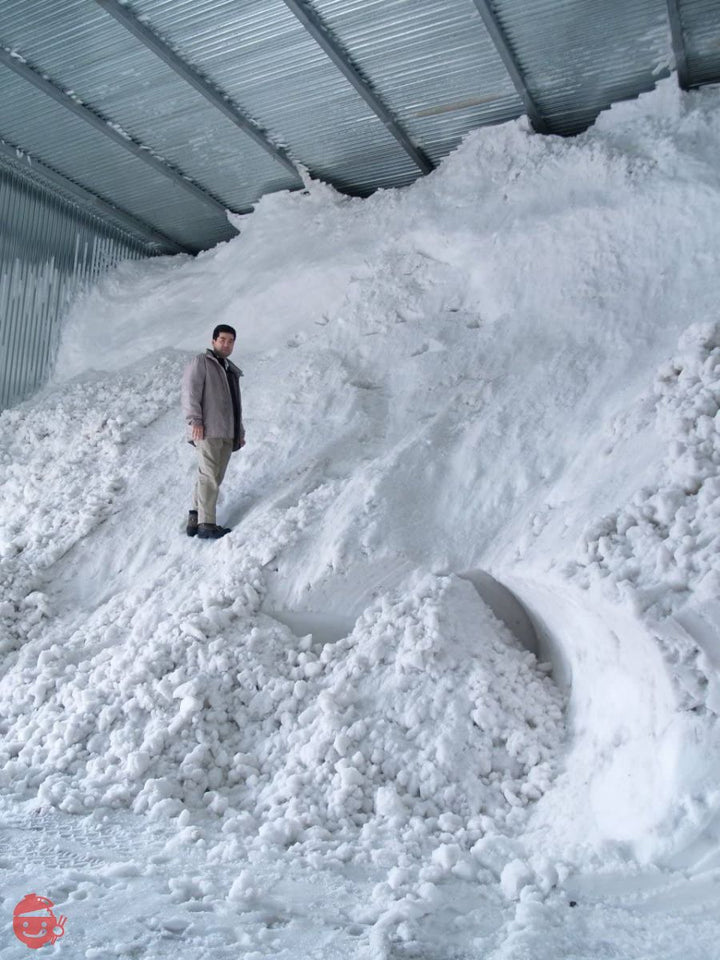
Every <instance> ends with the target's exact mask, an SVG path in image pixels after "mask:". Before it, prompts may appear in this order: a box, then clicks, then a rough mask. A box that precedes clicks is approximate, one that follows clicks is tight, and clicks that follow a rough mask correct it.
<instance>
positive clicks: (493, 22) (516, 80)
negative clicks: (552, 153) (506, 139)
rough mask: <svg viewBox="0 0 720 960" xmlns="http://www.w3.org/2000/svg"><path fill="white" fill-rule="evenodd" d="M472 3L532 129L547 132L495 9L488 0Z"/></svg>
mask: <svg viewBox="0 0 720 960" xmlns="http://www.w3.org/2000/svg"><path fill="white" fill-rule="evenodd" d="M474 3H475V6H476V7H477V9H478V13H479V14H480V16H481V17H482V19H483V23H484V24H485V29H486V30H487V32H488V33H489V34H490V39H491V40H492V42H493V43H494V44H495V48H496V50H497V52H498V53H499V54H500V58H501V60H502V62H503V63H504V64H505V69H506V70H507V72H508V73H509V74H510V79H511V80H512V82H513V84H514V85H515V89H516V90H517V92H518V96H519V97H520V99H521V100H522V102H523V104H524V106H525V112H526V113H527V115H528V117H529V118H530V122H531V123H532V125H533V129H534V130H535V131H536V132H537V133H549V132H550V128H549V126H548V123H547V120H546V119H545V117H543V115H542V113H541V111H540V109H539V108H538V105H537V104H536V103H535V101H534V100H533V96H532V94H531V93H530V90H529V89H528V85H527V83H526V82H525V77H524V76H523V72H522V70H521V69H520V65H519V64H518V62H517V59H516V57H515V54H514V53H513V51H512V48H511V47H510V44H509V43H508V40H507V37H506V36H505V32H504V30H503V28H502V27H501V25H500V21H499V20H498V18H497V16H496V15H495V11H494V10H493V9H492V7H491V6H490V3H489V2H488V0H474Z"/></svg>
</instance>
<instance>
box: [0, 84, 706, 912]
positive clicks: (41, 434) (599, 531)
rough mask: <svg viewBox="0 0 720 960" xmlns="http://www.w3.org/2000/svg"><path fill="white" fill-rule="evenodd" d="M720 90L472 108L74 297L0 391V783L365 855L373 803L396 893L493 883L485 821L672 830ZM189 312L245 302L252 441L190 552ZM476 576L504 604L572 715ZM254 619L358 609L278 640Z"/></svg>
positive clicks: (694, 695) (693, 750)
mask: <svg viewBox="0 0 720 960" xmlns="http://www.w3.org/2000/svg"><path fill="white" fill-rule="evenodd" d="M718 96H719V95H718V92H717V91H716V90H706V91H703V92H702V93H697V94H681V93H680V92H678V91H677V90H676V89H675V87H674V85H673V84H672V83H670V82H667V83H664V84H662V85H661V86H660V88H659V89H658V90H657V91H656V92H655V93H653V94H652V95H648V96H646V97H643V98H641V99H640V100H639V101H637V102H633V103H629V104H623V105H620V106H619V107H617V108H613V109H612V110H611V111H609V113H608V114H606V115H605V116H603V117H602V118H601V119H600V121H599V122H598V124H597V125H596V127H595V128H594V129H593V130H591V131H589V132H588V133H586V134H584V135H583V136H581V137H578V138H576V139H575V140H572V141H565V140H560V139H555V138H543V137H539V136H535V135H533V134H532V133H530V132H529V130H528V129H527V127H526V126H525V124H524V123H523V122H518V123H515V124H509V125H506V126H503V127H498V128H493V129H487V130H483V131H480V132H479V133H477V134H475V135H473V136H471V137H469V138H468V139H467V140H466V141H465V143H464V144H463V145H462V146H461V147H460V149H459V150H458V151H456V153H455V154H454V155H453V156H452V157H451V158H449V159H448V161H447V162H446V163H445V164H444V165H443V167H442V169H441V170H439V171H437V172H436V173H435V174H433V175H431V176H429V177H427V178H425V179H424V180H422V181H420V182H418V183H416V184H415V185H414V186H412V187H410V188H408V189H406V190H402V191H393V192H379V193H378V194H376V195H375V196H374V197H372V198H371V199H369V200H367V201H359V200H348V199H347V198H343V197H340V196H338V195H337V194H335V193H334V192H333V191H332V190H330V189H329V188H327V187H325V186H323V185H320V184H318V185H313V186H312V187H311V189H310V190H309V191H306V192H305V193H302V194H292V195H275V196H271V197H266V198H264V199H263V201H262V202H261V203H260V204H259V205H258V209H257V211H256V212H255V213H254V214H253V215H252V216H250V217H247V218H241V220H240V221H239V222H238V226H239V228H240V230H241V234H240V236H239V237H237V238H236V239H234V240H232V241H230V242H229V243H227V244H223V245H221V246H220V247H218V248H216V249H215V250H213V251H209V252H207V253H205V254H203V255H201V256H199V257H198V258H196V259H195V260H189V259H187V258H174V259H171V260H170V259H167V260H161V261H155V262H153V263H149V264H126V265H123V266H121V267H120V268H118V270H117V271H116V272H115V273H114V274H113V276H112V277H110V278H109V279H107V280H106V281H105V282H104V283H103V284H102V285H101V286H100V287H99V288H98V289H97V290H95V291H93V292H92V293H91V294H89V295H88V296H87V297H86V298H84V300H83V301H82V302H81V303H79V304H78V305H77V306H76V308H75V310H74V313H73V315H72V316H71V317H70V318H69V320H68V323H67V327H66V331H65V337H64V341H63V346H62V349H61V352H60V357H59V360H58V366H57V380H56V383H55V384H54V385H52V386H51V387H50V388H49V389H48V390H47V391H46V392H45V393H44V394H43V395H42V396H40V397H37V398H35V399H34V400H32V401H30V402H28V403H26V404H24V405H23V406H21V407H19V408H17V409H15V410H12V411H8V412H5V413H4V414H3V415H2V418H1V419H0V428H1V429H2V438H3V439H2V443H1V444H0V450H2V453H1V454H0V458H1V459H0V470H1V471H2V478H3V483H4V486H5V489H6V491H7V494H8V496H7V497H6V499H5V500H4V502H3V507H2V510H3V516H2V527H1V529H2V533H1V540H0V555H1V556H2V558H3V572H2V576H3V603H2V606H1V607H0V616H1V617H2V629H3V634H2V640H1V641H0V642H1V643H2V656H3V668H4V669H3V677H2V679H1V680H0V704H1V705H2V712H1V714H0V715H1V717H2V719H1V720H0V722H1V723H2V733H3V735H4V740H3V745H2V747H0V769H1V771H2V772H0V777H1V778H2V780H1V782H2V783H3V784H4V786H5V787H6V789H16V790H21V791H22V790H25V791H29V792H31V793H32V794H33V795H37V796H38V798H39V799H40V800H41V801H42V802H47V803H52V804H57V805H59V806H60V807H62V808H63V809H68V810H73V811H78V812H80V811H82V810H87V809H92V808H94V807H95V806H98V805H100V806H102V805H110V806H112V805H131V806H132V807H133V808H134V809H136V810H138V811H145V810H147V811H151V812H152V813H153V814H154V815H156V816H172V815H179V816H182V815H183V811H184V810H186V809H194V808H195V807H197V806H202V807H206V808H208V809H209V810H210V811H212V812H214V813H215V814H217V815H218V816H220V817H223V818H224V819H225V820H226V822H227V829H228V833H229V835H231V836H232V837H234V843H235V844H236V845H237V846H235V847H233V845H232V844H231V845H230V846H229V847H228V853H227V855H228V856H231V855H232V853H233V850H234V851H235V852H237V850H239V849H249V848H251V847H252V846H253V844H255V845H259V846H260V847H263V846H268V845H272V846H275V847H279V848H281V849H283V850H285V851H287V852H286V855H287V856H294V855H299V854H300V852H301V851H302V852H303V855H308V856H310V855H312V854H313V853H315V854H317V853H318V852H319V851H322V852H323V854H324V855H328V853H329V852H330V851H332V852H333V855H335V856H337V857H338V858H339V859H341V860H342V859H344V860H347V859H353V858H358V859H362V858H363V857H376V858H379V859H380V860H382V858H383V856H385V855H386V854H385V853H383V851H384V850H385V851H386V850H387V849H389V847H387V846H383V845H384V844H385V845H390V847H392V845H393V844H396V843H397V836H398V831H399V835H400V837H401V838H402V842H403V843H404V844H405V849H406V851H410V852H409V853H408V856H409V857H410V858H411V860H412V863H413V870H414V871H415V872H414V873H412V871H411V873H412V876H413V877H414V881H413V882H415V881H416V882H417V883H433V882H435V880H437V879H438V877H441V876H443V875H446V874H448V873H450V872H452V871H455V872H456V875H458V876H462V875H467V876H468V877H473V878H477V877H481V876H487V875H488V873H487V871H488V870H490V869H491V867H490V866H489V864H491V865H492V870H495V871H496V873H497V875H498V876H500V874H501V873H502V865H500V866H498V862H497V856H498V854H497V849H500V847H498V848H497V849H495V848H493V849H495V852H494V853H493V852H492V850H491V851H490V852H488V849H487V848H486V847H484V846H483V843H486V842H487V841H488V839H489V838H492V837H498V836H500V835H503V836H510V835H514V834H519V833H520V831H521V830H525V831H526V837H527V842H528V843H532V842H535V841H537V843H538V844H554V845H555V846H554V847H553V849H554V850H555V851H556V852H557V853H558V855H560V853H559V852H560V851H562V852H563V855H566V854H567V852H568V851H569V850H571V849H572V848H573V847H574V846H576V845H580V844H598V845H599V844H602V843H603V842H606V841H608V840H618V841H622V842H624V843H629V844H630V846H631V848H632V849H633V850H634V852H635V853H636V854H637V855H640V856H644V857H651V856H657V855H660V854H662V855H666V856H670V855H671V854H675V855H679V853H678V852H679V851H681V850H682V849H686V848H687V845H688V844H689V843H692V842H694V843H695V845H696V846H695V848H693V849H695V850H696V852H698V851H700V848H701V846H702V842H703V841H702V838H703V836H704V833H703V831H705V828H706V826H707V825H708V824H710V823H711V821H712V817H713V813H714V810H715V809H716V805H717V801H718V796H720V794H719V793H718V782H717V776H716V774H715V772H714V769H713V765H714V764H715V759H716V757H717V743H716V739H717V735H716V711H717V705H718V700H717V665H718V657H717V652H716V651H717V630H718V624H719V623H720V620H719V619H718V615H717V605H716V604H715V597H716V595H717V585H718V560H717V557H718V552H717V541H718V529H719V527H718V520H717V516H718V514H717V509H716V504H717V492H718V486H717V485H718V464H719V463H720V436H719V432H718V422H720V419H719V417H718V413H717V411H718V404H719V403H720V385H719V380H718V356H719V350H720V339H719V338H718V328H717V326H716V325H715V305H716V303H717V301H718V296H719V295H720V277H719V276H718V272H717V268H716V260H715V257H714V254H713V251H714V250H715V249H717V246H718V243H719V242H720V191H719V190H718V186H719V185H720V183H719V179H720V174H718V171H717V163H716V157H717V152H718V148H719V147H720V112H718V103H719V100H718ZM216 322H230V323H232V324H233V325H235V326H236V327H237V328H238V347H237V353H236V358H237V359H238V362H239V363H240V365H241V366H242V367H243V369H244V371H245V379H244V382H243V389H244V407H245V409H246V411H247V424H246V426H247V433H248V445H247V447H246V449H245V450H244V451H243V452H242V454H241V455H238V456H237V457H235V458H234V459H233V462H232V464H231V469H230V473H229V476H228V478H227V480H226V482H225V485H224V488H223V492H224V510H225V513H224V514H223V516H222V522H230V523H232V524H235V525H236V529H235V530H234V531H233V533H232V534H231V535H230V536H229V537H227V538H226V540H224V541H222V542H221V543H218V544H212V545H207V544H196V543H194V542H190V541H187V540H186V539H184V538H183V536H182V520H183V514H184V510H185V509H186V501H187V496H188V493H189V488H190V478H191V472H192V459H191V455H190V451H189V450H188V449H187V448H186V447H185V445H184V444H183V442H182V430H181V422H180V417H179V413H178V410H177V400H178V387H177V384H178V379H179V375H180V370H181V367H182V364H183V363H184V362H185V360H186V359H187V354H186V353H184V352H183V353H178V352H176V351H187V350H190V349H200V348H202V347H203V346H204V345H205V342H206V341H207V338H208V334H209V331H210V329H211V328H212V325H213V324H214V323H216ZM689 326H690V329H689V330H688V329H687V328H688V327H689ZM679 340H680V346H678V341H679ZM469 570H487V571H489V572H490V573H491V574H492V575H493V576H495V577H496V578H497V579H498V580H499V581H500V582H502V583H505V584H506V585H508V586H510V587H511V589H512V590H513V591H514V592H515V594H516V596H518V597H519V598H520V599H521V600H522V601H523V602H524V603H525V605H526V607H527V609H528V611H529V613H530V614H531V616H532V617H533V619H534V622H535V625H536V628H537V629H538V632H539V633H540V635H541V638H542V642H543V652H544V656H545V657H546V658H549V659H551V660H552V662H553V665H554V668H555V676H556V679H557V681H558V682H559V683H560V685H561V686H563V687H564V688H565V692H566V693H567V695H568V696H569V705H568V708H567V712H566V715H565V719H566V721H567V724H568V727H569V731H568V735H567V738H566V735H565V731H564V729H563V727H564V725H563V722H562V714H561V707H560V705H561V699H560V694H559V693H558V691H557V689H556V688H555V687H554V686H553V684H552V683H551V681H550V680H549V679H548V678H547V676H546V673H547V670H546V669H545V667H544V666H543V664H538V663H537V662H536V660H535V658H534V657H533V656H532V655H531V654H529V653H527V651H523V650H522V649H521V648H520V646H519V645H518V644H516V643H515V642H514V641H513V640H512V638H510V637H509V636H508V635H507V633H506V632H505V631H504V629H503V627H502V625H501V624H499V623H498V622H497V621H496V620H495V619H494V618H493V617H492V615H491V614H490V612H489V611H488V609H487V608H486V607H485V606H484V605H483V604H482V603H481V601H480V600H479V599H478V597H477V595H476V593H475V592H474V591H473V589H472V587H471V586H470V585H469V584H467V583H465V582H464V581H462V580H459V579H458V578H457V576H456V575H457V574H461V573H463V572H466V571H469ZM273 608H274V609H277V610H278V611H279V610H281V609H286V610H288V611H295V612H297V611H304V612H306V613H314V614H316V615H318V616H322V617H326V618H330V619H332V618H335V619H336V620H338V619H339V618H348V617H349V618H350V619H351V620H352V621H353V622H354V623H355V627H354V629H353V630H352V632H349V633H348V634H347V636H344V637H342V638H341V639H340V640H335V641H332V642H321V641H320V640H318V638H317V637H313V636H304V637H298V636H295V635H293V634H292V632H291V631H289V630H288V629H287V628H286V627H284V626H283V625H282V624H281V623H279V622H278V621H277V620H274V619H273V618H272V617H269V616H268V614H267V613H265V612H264V611H265V610H271V609H273ZM715 768H716V767H715ZM557 773H559V777H558V779H557V780H556V781H555V783H554V785H552V786H551V782H552V778H553V777H554V776H555V775H556V774H557ZM540 798H542V799H540ZM537 800H540V802H539V803H538V804H537V805H536V807H535V809H534V812H533V813H532V816H531V819H530V822H529V823H528V820H527V816H528V813H529V812H531V811H532V809H533V804H532V801H537ZM560 823H561V824H562V828H560V826H559V824H560ZM388 824H390V827H391V829H388V826H387V825H388ZM533 831H534V833H533ZM533 837H535V841H533ZM498 842H499V841H498ZM687 849H690V848H687ZM431 851H435V854H434V856H435V859H434V861H433V870H430V872H425V873H423V868H422V867H421V864H422V863H423V861H424V860H425V859H426V858H427V857H428V856H429V855H430V852H431ZM491 854H492V855H491ZM511 854H512V855H510V854H508V861H507V862H511V861H514V859H515V858H516V857H517V849H516V848H512V851H511ZM538 870H539V871H540V873H536V882H537V883H538V884H541V885H542V884H543V883H545V884H547V883H548V882H552V881H551V880H550V881H548V879H547V878H548V876H549V874H548V873H547V872H545V873H543V870H542V869H541V868H538ZM521 875H522V876H524V874H523V872H522V871H520V873H518V872H517V870H516V869H515V868H512V869H510V870H509V872H507V873H506V874H505V875H504V876H505V880H504V884H505V887H506V888H507V890H508V891H510V893H512V891H513V890H517V889H519V887H520V886H521V885H522V883H525V880H523V879H522V876H521ZM541 875H542V876H541ZM408 876H410V874H408ZM538 877H540V879H538ZM542 877H544V878H545V879H544V880H543V879H542ZM526 879H527V878H526ZM408 882H409V881H408ZM528 882H529V881H528Z"/></svg>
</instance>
